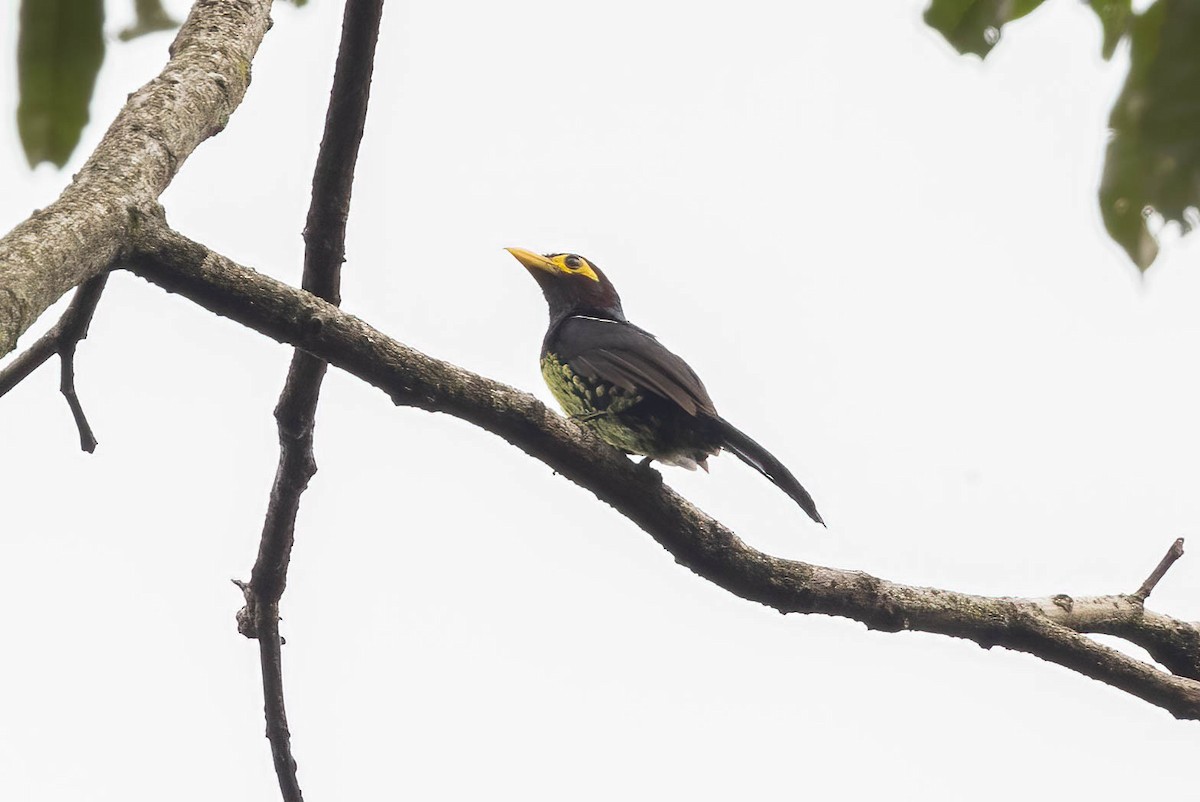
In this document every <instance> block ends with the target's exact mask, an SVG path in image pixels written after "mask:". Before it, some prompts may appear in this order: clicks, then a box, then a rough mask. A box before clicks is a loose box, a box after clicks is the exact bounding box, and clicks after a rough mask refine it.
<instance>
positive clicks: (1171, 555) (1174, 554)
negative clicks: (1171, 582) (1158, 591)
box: [1133, 538, 1183, 601]
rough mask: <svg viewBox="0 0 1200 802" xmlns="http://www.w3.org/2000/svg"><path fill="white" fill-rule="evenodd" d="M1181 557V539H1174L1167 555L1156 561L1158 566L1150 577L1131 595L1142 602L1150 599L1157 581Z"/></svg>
mask: <svg viewBox="0 0 1200 802" xmlns="http://www.w3.org/2000/svg"><path fill="white" fill-rule="evenodd" d="M1182 556H1183V538H1176V539H1175V542H1174V543H1172V544H1171V548H1169V549H1167V553H1166V554H1164V555H1163V558H1162V559H1161V560H1159V561H1158V565H1157V566H1156V567H1155V568H1154V570H1153V571H1151V572H1150V576H1148V577H1146V581H1145V582H1143V583H1142V586H1141V587H1140V588H1138V589H1137V590H1136V591H1134V593H1133V595H1134V596H1136V597H1137V598H1139V599H1141V600H1142V601H1145V600H1146V599H1148V598H1150V593H1151V592H1152V591H1153V590H1154V587H1155V586H1156V585H1157V584H1158V582H1159V580H1160V579H1162V578H1163V577H1164V576H1165V575H1166V573H1167V571H1169V570H1170V568H1171V566H1172V565H1174V564H1175V561H1176V560H1178V559H1179V558H1180V557H1182Z"/></svg>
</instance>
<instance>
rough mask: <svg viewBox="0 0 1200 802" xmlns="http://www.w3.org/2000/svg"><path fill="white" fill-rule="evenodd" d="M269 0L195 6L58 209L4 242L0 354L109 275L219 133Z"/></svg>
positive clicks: (216, 0)
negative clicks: (140, 223)
mask: <svg viewBox="0 0 1200 802" xmlns="http://www.w3.org/2000/svg"><path fill="white" fill-rule="evenodd" d="M270 8H271V0H197V2H196V3H195V5H194V6H193V7H192V11H191V14H190V15H189V16H188V19H187V21H186V22H184V24H183V27H182V28H180V30H179V34H178V35H177V36H176V37H175V41H174V43H173V44H172V45H171V58H170V60H169V61H168V62H167V64H166V66H165V67H164V68H163V70H162V72H161V73H160V74H159V75H158V77H157V78H155V79H154V80H152V81H150V83H148V84H146V85H145V86H143V87H142V88H141V89H139V90H138V91H136V92H134V93H133V94H132V95H130V96H129V100H128V102H127V103H126V104H125V106H124V108H123V109H122V110H121V112H120V114H118V115H117V118H116V119H115V120H114V121H113V123H112V125H111V126H109V129H108V132H107V133H106V134H105V135H104V138H103V139H102V140H101V142H100V144H99V145H98V146H97V147H96V150H95V151H94V152H93V153H92V155H91V157H90V158H89V159H88V160H87V162H86V163H85V164H84V165H83V167H82V168H80V170H79V172H78V173H76V174H75V177H74V180H73V181H72V182H71V184H70V186H68V187H67V188H66V189H65V190H63V192H62V194H61V195H60V196H59V197H58V199H57V200H56V201H54V203H52V204H50V205H49V206H48V207H46V208H45V209H42V210H40V211H36V212H34V213H33V214H32V215H31V216H30V217H29V218H28V219H26V220H25V221H24V222H22V223H20V224H19V225H17V227H16V228H14V229H13V230H12V231H10V232H9V233H8V234H7V235H5V236H4V237H3V238H2V239H0V356H3V355H5V354H7V353H8V352H9V351H11V350H12V349H13V348H14V347H15V346H16V343H17V338H18V337H20V336H21V334H23V333H24V332H25V331H26V330H27V329H28V328H29V327H30V326H31V325H32V324H33V321H34V320H36V319H37V317H38V316H39V315H41V314H42V312H44V311H46V309H47V308H48V307H49V306H50V305H51V304H52V303H54V302H55V301H57V300H58V299H59V298H61V297H62V296H63V294H65V293H66V292H67V290H70V289H71V288H72V287H76V286H78V285H80V284H82V283H83V282H84V281H86V280H87V279H89V278H92V277H94V276H97V275H99V274H100V273H102V272H104V271H105V270H108V269H109V268H110V267H111V266H112V265H113V263H114V262H115V261H116V260H117V258H118V256H119V255H120V254H121V252H122V251H123V249H124V247H125V245H126V243H127V242H128V239H129V234H130V233H131V229H132V228H133V226H134V222H135V219H136V211H137V210H139V209H147V208H151V207H152V206H153V205H154V204H155V202H156V201H157V198H158V196H159V195H160V194H161V193H162V192H163V190H165V189H166V188H167V186H168V185H169V184H170V183H171V179H173V178H174V177H175V174H176V172H177V171H178V170H179V168H180V166H181V165H182V164H183V162H184V160H185V159H187V157H188V156H189V155H191V153H192V151H193V150H195V149H196V146H197V145H199V144H200V143H201V142H203V141H204V140H205V139H207V138H208V137H210V136H212V135H213V134H216V133H218V132H219V131H220V130H221V129H222V128H224V127H225V124H226V122H227V121H228V119H229V115H230V114H232V113H233V111H234V109H236V108H237V106H238V104H239V103H241V101H242V97H243V96H244V95H245V93H246V88H247V86H248V85H249V83H250V62H251V61H252V60H253V58H254V54H255V53H256V52H257V50H258V45H259V43H260V42H261V41H262V38H263V36H264V35H265V34H266V32H267V28H269V27H270V24H271V23H270V15H269V11H270Z"/></svg>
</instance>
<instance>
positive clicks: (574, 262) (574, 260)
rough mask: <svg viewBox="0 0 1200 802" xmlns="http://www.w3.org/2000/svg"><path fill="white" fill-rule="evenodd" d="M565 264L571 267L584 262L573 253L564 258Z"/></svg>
mask: <svg viewBox="0 0 1200 802" xmlns="http://www.w3.org/2000/svg"><path fill="white" fill-rule="evenodd" d="M563 264H564V265H566V266H567V267H570V268H576V267H579V266H580V265H582V264H583V260H582V259H580V258H579V257H578V256H576V255H575V254H571V255H570V256H568V257H567V258H566V259H563Z"/></svg>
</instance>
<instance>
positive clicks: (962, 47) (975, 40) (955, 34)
mask: <svg viewBox="0 0 1200 802" xmlns="http://www.w3.org/2000/svg"><path fill="white" fill-rule="evenodd" d="M1041 4H1042V0H933V2H931V3H930V4H929V8H928V9H926V10H925V23H926V24H927V25H929V27H931V28H933V29H934V30H936V31H938V32H939V33H941V35H942V36H944V37H946V41H948V42H949V43H950V44H952V45H953V46H954V48H955V49H956V50H957V51H958V52H959V53H974V54H975V55H977V56H979V57H980V58H984V57H986V56H987V54H988V53H990V52H991V50H992V48H993V47H995V46H996V43H997V42H999V41H1000V30H1001V29H1002V28H1003V27H1004V26H1005V25H1006V24H1008V23H1009V22H1012V21H1013V20H1015V19H1019V18H1021V17H1023V16H1025V15H1026V14H1028V13H1029V12H1030V11H1033V10H1034V9H1035V8H1037V7H1038V6H1040V5H1041Z"/></svg>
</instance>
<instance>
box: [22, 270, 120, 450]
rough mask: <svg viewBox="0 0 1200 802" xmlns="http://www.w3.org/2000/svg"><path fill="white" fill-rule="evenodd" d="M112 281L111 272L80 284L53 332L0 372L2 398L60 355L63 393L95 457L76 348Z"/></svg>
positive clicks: (81, 443) (83, 444)
mask: <svg viewBox="0 0 1200 802" xmlns="http://www.w3.org/2000/svg"><path fill="white" fill-rule="evenodd" d="M107 281H108V273H101V274H100V275H98V276H96V277H95V278H92V279H88V280H87V281H85V282H84V283H83V284H80V285H79V289H77V290H75V295H74V296H73V297H72V298H71V303H70V305H68V306H67V311H66V312H64V313H63V316H62V317H61V318H59V320H58V322H57V323H55V324H54V325H53V326H51V327H50V330H49V331H47V332H46V333H45V334H43V335H42V336H41V337H39V338H38V339H37V340H36V341H35V342H34V343H33V345H31V346H29V350H27V351H26V352H25V353H23V354H21V355H20V356H18V357H17V358H16V359H14V360H13V361H12V362H10V363H9V364H8V367H6V368H5V369H4V370H0V396H2V395H4V394H5V393H7V392H8V391H9V390H11V389H12V388H14V387H16V386H17V385H18V384H20V383H21V382H22V381H24V380H25V379H26V377H28V376H29V374H31V373H33V372H34V371H35V370H37V369H38V368H39V367H41V365H42V364H43V363H45V362H46V360H48V359H49V358H50V357H52V356H54V355H55V354H58V356H59V359H60V361H61V362H62V375H61V378H60V381H59V390H60V391H61V392H62V394H63V397H64V398H65V399H67V406H69V407H70V408H71V415H72V417H74V418H75V426H76V428H78V429H79V447H80V448H82V449H83V450H84V451H86V452H88V453H89V454H91V453H92V452H93V451H95V450H96V437H95V435H94V434H93V433H92V427H91V426H90V425H89V424H88V421H87V416H86V415H84V414H83V406H82V405H81V404H80V403H79V396H78V395H76V393H75V347H76V346H77V345H79V341H80V340H82V339H84V338H86V337H87V334H88V326H89V325H91V322H92V315H93V314H95V312H96V305H97V304H98V303H100V296H101V295H102V294H103V293H104V285H105V283H106V282H107Z"/></svg>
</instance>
